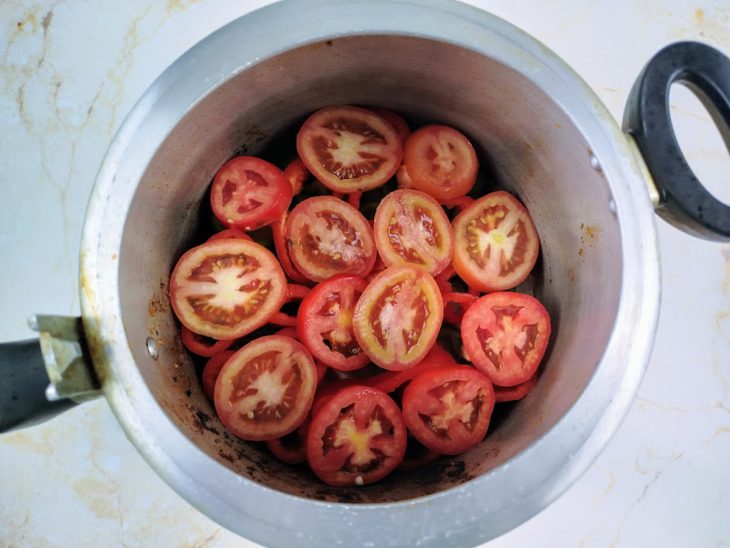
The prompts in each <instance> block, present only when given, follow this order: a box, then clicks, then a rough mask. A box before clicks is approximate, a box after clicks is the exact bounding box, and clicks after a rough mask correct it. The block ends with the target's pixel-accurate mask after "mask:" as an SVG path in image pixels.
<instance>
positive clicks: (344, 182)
mask: <svg viewBox="0 0 730 548" xmlns="http://www.w3.org/2000/svg"><path fill="white" fill-rule="evenodd" d="M297 151H298V152H299V157H300V158H301V159H302V162H304V165H305V166H306V167H307V169H308V170H309V171H310V172H311V173H312V175H314V176H315V177H316V178H317V179H318V180H319V181H320V182H322V184H324V185H325V186H326V187H327V188H329V189H330V190H333V191H335V192H344V193H350V192H355V191H358V190H370V189H373V188H376V187H379V186H380V185H382V184H383V183H385V182H386V181H387V180H388V179H390V178H391V177H392V176H393V174H394V173H395V170H396V169H398V166H399V165H400V163H401V159H402V158H403V147H402V146H401V142H400V139H399V138H398V134H397V133H396V130H395V129H394V128H393V126H392V125H391V124H390V123H388V122H387V121H386V120H384V119H383V118H382V117H381V116H379V115H377V114H376V113H374V112H372V111H370V110H365V109H363V108H357V107H349V106H336V107H327V108H323V109H322V110H319V111H317V112H315V113H314V114H312V115H311V116H310V117H309V118H308V119H307V121H306V122H304V125H302V127H301V129H300V130H299V133H298V134H297Z"/></svg>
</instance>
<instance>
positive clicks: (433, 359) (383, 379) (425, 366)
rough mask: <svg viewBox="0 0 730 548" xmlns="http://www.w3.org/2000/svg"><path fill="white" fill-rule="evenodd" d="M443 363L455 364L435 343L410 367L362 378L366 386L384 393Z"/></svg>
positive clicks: (451, 357) (392, 390)
mask: <svg viewBox="0 0 730 548" xmlns="http://www.w3.org/2000/svg"><path fill="white" fill-rule="evenodd" d="M445 365H456V361H455V360H454V358H453V356H452V355H451V354H449V353H448V352H447V351H446V350H444V349H443V347H441V346H440V345H439V344H438V343H437V344H435V345H434V347H433V348H432V349H431V351H430V352H429V353H428V354H426V357H425V358H423V359H422V360H421V361H420V362H418V363H417V364H416V365H414V366H413V367H411V368H410V369H405V370H403V371H385V372H384V373H379V374H377V375H373V376H372V377H369V378H367V379H363V380H364V382H365V384H367V385H368V386H372V387H373V388H377V389H378V390H382V391H383V392H385V393H390V392H394V391H395V390H396V389H398V388H399V387H400V386H401V385H403V384H405V383H407V382H408V381H410V380H412V379H414V378H415V377H416V375H418V374H419V373H421V372H422V371H427V370H429V369H434V368H436V367H443V366H445Z"/></svg>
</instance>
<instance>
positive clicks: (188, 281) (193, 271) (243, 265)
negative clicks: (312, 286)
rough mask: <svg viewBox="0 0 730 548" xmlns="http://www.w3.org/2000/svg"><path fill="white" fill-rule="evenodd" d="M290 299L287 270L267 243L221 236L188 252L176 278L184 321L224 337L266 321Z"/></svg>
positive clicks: (174, 297)
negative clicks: (285, 271) (283, 269)
mask: <svg viewBox="0 0 730 548" xmlns="http://www.w3.org/2000/svg"><path fill="white" fill-rule="evenodd" d="M286 297H287V285H286V278H285V276H284V273H283V272H282V270H281V267H280V266H279V263H278V261H277V260H276V257H274V255H272V253H271V252H270V251H269V250H267V249H266V248H265V247H263V246H261V245H259V244H257V243H255V242H253V241H249V240H244V239H220V240H214V241H208V242H205V243H204V244H202V245H199V246H197V247H194V248H192V249H190V250H188V251H187V252H186V253H185V254H183V256H182V257H180V259H179V260H178V262H177V265H176V266H175V269H174V270H173V272H172V275H171V276H170V302H171V304H172V308H173V310H174V311H175V314H176V315H177V317H178V319H179V320H180V322H181V323H182V324H183V325H184V326H185V327H187V328H188V329H190V330H191V331H194V332H195V333H198V334H200V335H205V336H206V337H212V338H214V339H219V340H231V339H237V338H239V337H242V336H244V335H246V334H248V333H250V332H251V331H253V330H254V329H256V328H258V327H261V326H262V325H264V324H265V323H266V322H267V321H268V320H269V318H270V317H271V316H272V315H273V314H275V313H276V312H277V311H278V310H279V308H281V305H282V304H283V303H284V301H285V300H286Z"/></svg>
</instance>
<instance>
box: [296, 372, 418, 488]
mask: <svg viewBox="0 0 730 548" xmlns="http://www.w3.org/2000/svg"><path fill="white" fill-rule="evenodd" d="M305 446H306V453H307V461H308V462H309V466H310V467H311V468H312V471H313V472H314V473H315V474H316V475H317V476H318V477H319V478H320V479H321V480H322V481H324V482H325V483H327V484H328V485H334V486H350V485H365V484H367V483H373V482H375V481H378V480H379V479H382V478H383V477H385V476H386V475H388V474H389V473H390V472H392V471H393V470H394V469H395V468H396V467H397V466H398V464H400V462H401V461H402V460H403V455H404V454H405V450H406V429H405V426H404V425H403V420H402V419H401V413H400V409H399V408H398V406H397V405H396V403H395V402H394V401H393V400H392V399H390V398H389V397H388V395H387V394H385V393H384V392H381V391H380V390H375V389H374V388H370V387H367V386H349V387H346V388H343V389H342V390H340V391H338V392H337V393H336V394H335V395H334V396H332V397H331V398H330V399H329V400H328V401H327V402H326V403H324V404H323V405H322V406H321V407H320V408H319V410H318V411H317V412H316V414H314V415H313V416H312V422H311V423H310V424H309V430H308V432H307V439H306V444H305Z"/></svg>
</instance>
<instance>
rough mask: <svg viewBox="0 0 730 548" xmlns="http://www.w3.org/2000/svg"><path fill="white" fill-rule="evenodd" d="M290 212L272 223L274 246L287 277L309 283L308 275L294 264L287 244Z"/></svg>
mask: <svg viewBox="0 0 730 548" xmlns="http://www.w3.org/2000/svg"><path fill="white" fill-rule="evenodd" d="M288 216H289V214H288V213H287V212H286V211H285V212H284V213H282V215H281V217H279V218H278V219H277V220H276V221H274V223H273V224H272V225H271V229H272V233H273V235H274V247H275V248H276V255H277V257H279V262H281V268H282V269H283V270H284V272H285V273H286V275H287V277H289V278H290V279H291V280H293V281H295V282H299V283H308V282H309V281H310V280H309V278H307V277H306V276H304V275H302V273H301V272H299V271H298V270H297V269H296V267H295V266H294V265H293V264H292V262H291V258H290V257H289V250H288V249H287V245H286V221H287V218H288Z"/></svg>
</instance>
